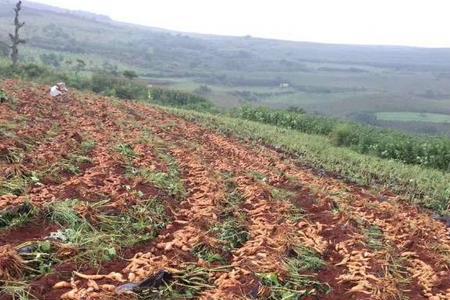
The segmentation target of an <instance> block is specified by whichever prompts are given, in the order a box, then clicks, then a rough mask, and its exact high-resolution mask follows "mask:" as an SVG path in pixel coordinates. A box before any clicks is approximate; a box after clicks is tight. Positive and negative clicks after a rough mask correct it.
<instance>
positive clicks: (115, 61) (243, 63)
mask: <svg viewBox="0 0 450 300" xmlns="http://www.w3.org/2000/svg"><path fill="white" fill-rule="evenodd" d="M23 18H24V20H25V21H26V22H27V26H25V27H24V36H25V37H26V38H27V39H28V44H27V46H26V48H25V49H24V53H23V54H24V56H23V61H24V62H35V63H42V62H44V63H46V64H50V65H51V66H53V67H55V68H57V69H60V70H64V71H66V70H74V69H75V65H76V59H78V58H82V59H83V60H85V61H86V62H87V67H86V70H85V73H86V74H90V73H92V72H96V71H99V70H106V71H108V72H115V71H117V70H125V69H136V70H137V71H138V72H139V74H140V76H141V78H142V79H144V80H146V81H147V82H149V83H151V84H153V85H159V86H161V85H162V86H169V87H171V88H176V89H181V90H185V91H190V92H195V93H202V94H203V95H204V96H206V97H208V98H210V99H212V100H213V101H214V102H215V103H216V104H218V105H219V106H221V107H225V108H230V107H235V106H239V105H242V104H251V105H265V106H271V107H275V108H287V107H290V106H297V107H302V108H304V109H306V110H307V111H309V112H317V113H320V114H326V115H332V116H336V117H339V118H347V119H352V120H355V121H358V122H363V123H370V124H374V125H377V126H381V127H390V128H398V129H401V130H406V131H411V132H418V133H425V134H433V135H434V134H444V135H449V134H450V125H449V123H448V122H442V121H441V120H442V119H444V120H445V119H446V118H447V116H448V115H449V114H450V75H449V74H450V50H449V49H422V48H411V47H391V46H352V45H327V44H317V43H304V42H290V41H279V40H268V39H259V38H254V37H249V36H247V37H225V36H211V35H199V34H193V33H180V32H173V31H169V30H164V29H158V28H150V27H144V26H137V25H132V24H124V23H120V22H115V21H113V20H110V19H109V18H108V17H105V16H98V15H94V14H90V13H84V12H70V11H67V10H63V9H58V8H52V7H48V6H45V5H36V4H32V3H31V2H30V3H29V4H28V2H27V3H25V9H24V13H23ZM11 19H12V15H11V1H9V0H0V29H1V30H0V40H3V41H6V40H7V33H8V32H9V31H10V29H11V26H10V23H11ZM52 53H53V54H55V55H56V56H54V57H51V58H48V57H43V55H49V54H52ZM386 115H389V116H392V115H394V116H395V117H394V120H392V118H386V117H385V116H386ZM411 116H414V117H411ZM425 116H427V117H425ZM428 117H430V118H428Z"/></svg>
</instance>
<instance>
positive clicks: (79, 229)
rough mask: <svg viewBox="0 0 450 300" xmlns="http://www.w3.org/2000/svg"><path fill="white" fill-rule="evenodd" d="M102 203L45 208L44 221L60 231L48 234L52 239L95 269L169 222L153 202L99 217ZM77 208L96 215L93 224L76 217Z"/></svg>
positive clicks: (75, 202) (68, 203) (159, 204)
mask: <svg viewBox="0 0 450 300" xmlns="http://www.w3.org/2000/svg"><path fill="white" fill-rule="evenodd" d="M106 203H107V201H102V202H98V203H94V204H90V203H87V202H81V201H78V200H67V201H64V202H55V203H53V204H51V205H50V206H49V207H48V208H47V210H48V218H49V219H50V220H51V221H52V222H54V223H56V224H59V225H60V226H62V227H63V229H61V230H59V231H57V232H55V233H52V235H51V236H52V238H53V239H57V240H59V241H60V242H62V243H64V244H67V245H69V246H71V247H73V248H75V249H77V250H78V254H77V256H76V257H74V258H73V259H75V260H78V261H80V262H86V263H87V262H89V263H91V264H95V265H96V264H98V263H100V262H103V261H108V260H111V259H113V258H115V257H116V256H117V255H119V253H120V251H121V250H122V249H124V248H126V247H130V246H133V245H135V244H137V243H140V242H143V241H148V240H151V239H154V238H155V237H156V236H157V235H158V234H159V232H160V231H161V230H162V229H163V228H165V226H166V225H167V224H168V222H169V219H168V217H167V215H166V210H165V206H164V205H163V203H162V202H160V201H159V200H157V199H150V200H146V201H142V203H140V204H139V205H136V206H133V207H130V208H129V209H128V210H127V212H126V213H122V214H118V215H106V214H102V213H101V212H100V211H101V208H102V206H104V205H105V204H106ZM80 205H84V206H89V207H90V210H93V211H95V212H96V213H94V215H93V217H94V218H95V219H96V222H95V223H92V221H90V220H87V219H86V218H85V217H83V216H81V215H80V214H79V213H78V211H77V207H79V206H80Z"/></svg>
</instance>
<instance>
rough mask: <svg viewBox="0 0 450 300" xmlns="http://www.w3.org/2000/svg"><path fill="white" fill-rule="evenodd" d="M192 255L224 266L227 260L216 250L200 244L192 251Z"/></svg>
mask: <svg viewBox="0 0 450 300" xmlns="http://www.w3.org/2000/svg"><path fill="white" fill-rule="evenodd" d="M192 254H194V255H195V256H196V257H198V258H201V259H203V260H204V261H206V262H208V263H210V264H212V263H220V264H224V263H225V259H224V258H223V257H222V256H221V255H220V254H218V253H217V252H216V251H215V250H214V249H212V248H210V247H208V246H207V245H204V244H200V245H198V246H196V247H195V248H194V249H192Z"/></svg>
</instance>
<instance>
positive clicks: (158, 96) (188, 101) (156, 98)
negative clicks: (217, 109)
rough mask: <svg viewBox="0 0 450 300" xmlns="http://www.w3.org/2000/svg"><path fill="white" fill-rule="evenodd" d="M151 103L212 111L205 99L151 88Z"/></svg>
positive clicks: (179, 92) (210, 104)
mask: <svg viewBox="0 0 450 300" xmlns="http://www.w3.org/2000/svg"><path fill="white" fill-rule="evenodd" d="M150 96H151V102H153V103H156V104H160V105H165V106H174V107H183V108H187V109H193V110H199V111H213V110H214V106H213V104H212V103H211V102H209V101H208V100H207V99H205V98H203V97H201V96H197V95H194V94H190V93H186V92H181V91H175V90H168V89H162V88H153V89H152V90H151V91H150Z"/></svg>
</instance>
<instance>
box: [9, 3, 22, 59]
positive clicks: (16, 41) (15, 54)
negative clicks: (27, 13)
mask: <svg viewBox="0 0 450 300" xmlns="http://www.w3.org/2000/svg"><path fill="white" fill-rule="evenodd" d="M21 10H22V1H19V2H17V4H16V8H14V12H15V17H14V27H15V30H14V34H12V33H10V34H9V38H10V39H11V43H12V44H11V46H10V48H11V60H12V63H13V66H16V65H17V61H18V60H19V49H18V47H17V46H18V45H20V44H25V40H24V39H21V38H20V37H19V30H20V28H22V27H23V26H24V25H25V22H20V21H19V14H20V11H21Z"/></svg>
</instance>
